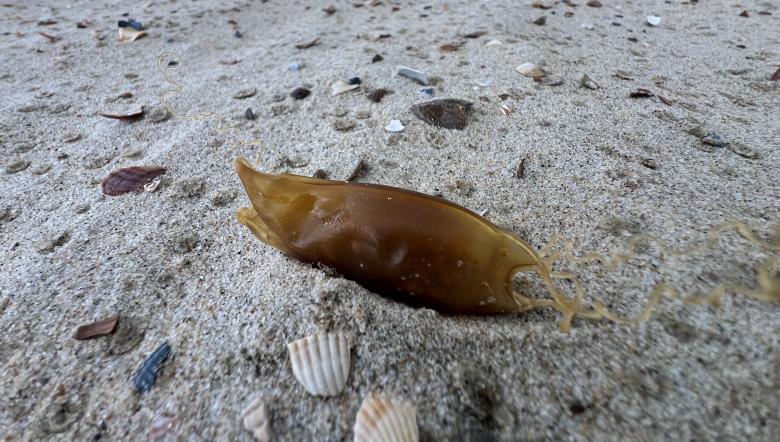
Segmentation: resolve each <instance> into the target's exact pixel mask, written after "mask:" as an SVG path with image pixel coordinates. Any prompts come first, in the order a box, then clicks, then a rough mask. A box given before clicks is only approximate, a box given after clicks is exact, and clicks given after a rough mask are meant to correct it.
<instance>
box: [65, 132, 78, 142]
mask: <svg viewBox="0 0 780 442" xmlns="http://www.w3.org/2000/svg"><path fill="white" fill-rule="evenodd" d="M80 139H81V134H80V133H78V132H65V133H64V134H62V142H63V143H73V142H75V141H78V140H80Z"/></svg>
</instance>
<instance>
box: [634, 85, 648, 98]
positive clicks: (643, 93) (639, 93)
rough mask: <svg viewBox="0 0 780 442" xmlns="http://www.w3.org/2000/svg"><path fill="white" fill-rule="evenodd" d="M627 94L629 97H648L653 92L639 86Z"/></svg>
mask: <svg viewBox="0 0 780 442" xmlns="http://www.w3.org/2000/svg"><path fill="white" fill-rule="evenodd" d="M628 96H629V97H631V98H649V97H652V96H653V93H652V92H650V90H649V89H645V88H641V87H640V88H639V89H637V90H635V91H633V92H631V93H630V94H628Z"/></svg>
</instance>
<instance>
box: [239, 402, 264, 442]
mask: <svg viewBox="0 0 780 442" xmlns="http://www.w3.org/2000/svg"><path fill="white" fill-rule="evenodd" d="M241 422H242V423H243V424H244V428H245V429H246V430H247V431H249V432H250V433H252V435H253V436H254V437H255V440H257V441H259V442H268V441H269V440H271V421H270V420H269V419H268V406H267V405H266V404H265V401H263V399H262V398H261V397H257V398H256V399H255V400H253V401H252V403H250V404H249V406H247V407H246V408H245V409H244V411H243V412H242V413H241Z"/></svg>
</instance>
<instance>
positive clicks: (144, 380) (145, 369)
mask: <svg viewBox="0 0 780 442" xmlns="http://www.w3.org/2000/svg"><path fill="white" fill-rule="evenodd" d="M170 354H171V346H170V345H168V343H167V342H163V343H162V344H161V345H160V346H159V347H158V348H157V350H155V351H154V352H153V353H152V354H150V355H149V357H148V358H146V359H145V360H144V362H143V363H142V364H141V366H140V367H138V371H136V372H135V376H134V377H133V386H134V387H135V389H136V390H137V391H138V392H139V393H141V394H143V393H146V392H147V391H149V390H151V389H152V386H154V384H155V383H156V382H157V376H158V374H159V372H160V368H162V365H163V363H164V362H165V360H166V359H168V356H170Z"/></svg>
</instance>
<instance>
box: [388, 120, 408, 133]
mask: <svg viewBox="0 0 780 442" xmlns="http://www.w3.org/2000/svg"><path fill="white" fill-rule="evenodd" d="M385 130H386V131H388V132H401V131H402V130H404V125H403V124H401V122H400V121H398V120H390V123H388V124H387V126H385Z"/></svg>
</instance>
